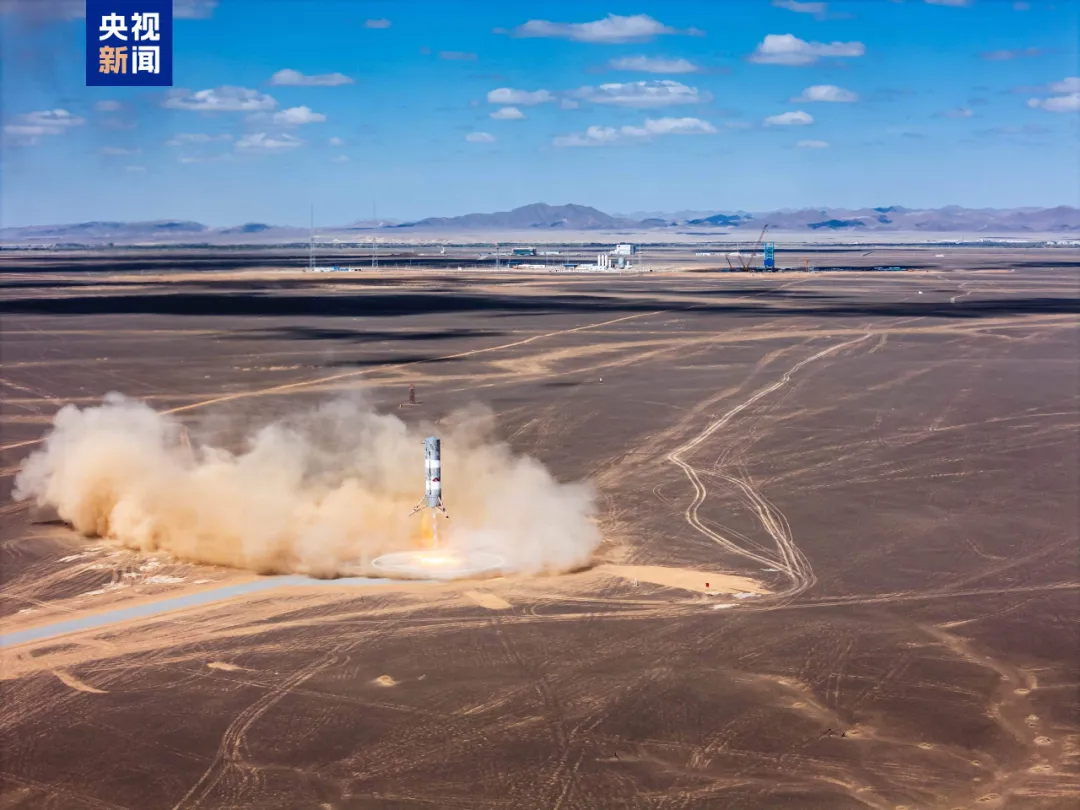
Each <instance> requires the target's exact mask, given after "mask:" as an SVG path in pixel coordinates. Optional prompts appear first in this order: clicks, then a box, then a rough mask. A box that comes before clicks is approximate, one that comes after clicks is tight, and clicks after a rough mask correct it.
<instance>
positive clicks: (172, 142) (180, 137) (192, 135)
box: [165, 132, 232, 146]
mask: <svg viewBox="0 0 1080 810" xmlns="http://www.w3.org/2000/svg"><path fill="white" fill-rule="evenodd" d="M231 140H232V135H229V134H228V133H223V134H221V135H207V134H205V133H203V132H180V133H178V134H176V135H173V136H172V137H171V138H169V140H167V141H165V145H166V146H184V145H186V144H189V143H211V142H213V141H231Z"/></svg>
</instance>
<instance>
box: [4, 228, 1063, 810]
mask: <svg viewBox="0 0 1080 810" xmlns="http://www.w3.org/2000/svg"><path fill="white" fill-rule="evenodd" d="M950 250H951V249H938V248H931V249H929V250H922V251H921V252H918V253H917V255H914V254H912V255H906V256H905V255H899V252H894V254H891V255H890V258H889V261H888V263H890V264H891V263H897V264H905V263H906V264H907V265H908V266H918V267H919V269H918V270H917V271H914V272H907V273H849V272H836V273H797V272H793V273H782V274H770V275H758V274H754V275H747V274H727V273H690V272H654V273H650V274H644V275H603V276H601V275H596V274H594V275H574V274H565V275H564V274H562V273H559V274H553V273H538V274H534V275H528V274H493V273H490V272H488V273H483V274H470V273H453V272H449V271H446V270H428V271H419V270H416V269H414V270H412V271H409V270H407V269H406V270H392V269H388V270H382V271H379V272H375V273H358V274H349V275H319V276H313V275H309V274H305V273H302V272H300V271H299V270H298V269H295V268H298V267H302V266H303V264H304V263H305V262H306V258H305V255H304V253H303V251H300V252H299V253H297V254H296V255H295V256H293V257H292V258H291V259H289V260H288V261H284V262H281V263H280V264H282V265H285V267H284V269H274V267H264V266H261V265H265V264H270V265H273V264H275V262H274V261H269V260H266V259H263V260H261V261H258V260H252V261H251V262H248V261H247V260H243V261H241V260H240V259H237V257H236V256H234V255H232V254H227V253H223V254H222V255H220V256H217V257H210V258H207V257H205V256H203V257H196V259H191V258H190V257H179V258H178V257H177V255H175V254H160V255H157V256H156V257H153V260H152V261H149V260H147V261H143V260H142V259H140V260H139V261H136V262H134V265H135V266H127V265H124V264H123V262H119V261H117V262H111V261H103V260H101V259H100V256H99V257H98V258H97V259H94V260H93V261H91V260H82V259H77V258H65V257H63V256H59V257H57V256H56V255H49V254H47V253H41V254H38V255H35V256H34V257H33V259H32V261H31V260H28V259H26V258H25V257H20V256H19V255H6V256H4V257H2V258H0V286H3V287H4V288H5V289H4V299H3V301H2V302H0V316H2V318H3V334H2V344H0V348H2V354H3V357H2V359H3V371H2V375H0V377H2V379H0V382H2V386H3V388H2V390H3V396H4V400H3V411H2V422H0V427H2V457H0V467H2V471H0V472H2V475H3V478H2V479H0V483H2V485H3V488H4V489H3V495H4V499H3V505H2V507H0V566H2V567H0V574H2V577H3V591H2V596H3V598H2V599H0V621H2V624H0V629H2V630H3V633H4V637H3V644H4V646H3V648H2V649H0V656H2V658H0V663H2V671H0V700H2V703H3V708H4V711H3V713H2V715H0V728H2V737H0V807H2V808H54V809H55V810H60V809H61V808H63V810H81V808H88V809H89V808H110V809H111V810H119V808H125V809H128V810H136V809H138V810H157V809H158V808H161V809H162V810H192V809H193V808H253V809H254V808H281V809H282V810H285V809H286V808H301V807H303V808H326V809H328V810H329V809H331V808H332V809H333V810H344V809H345V808H376V807H378V808H470V809H471V808H478V809H479V808H533V807H535V808H558V809H559V810H573V809H574V808H606V807H621V808H657V809H658V810H659V809H660V808H671V809H672V810H674V809H675V808H733V807H739V808H759V807H760V808H765V807H768V808H792V809H793V810H794V809H795V808H798V809H799V810H810V809H811V808H823V809H824V808H828V809H829V810H833V809H834V808H873V810H902V809H903V810H916V808H919V809H920V810H922V809H923V808H941V809H942V810H953V809H954V808H986V810H995V809H996V808H1010V809H1016V810H1034V808H1041V809H1046V810H1049V809H1050V808H1055V809H1056V808H1062V810H1064V808H1073V807H1075V806H1076V803H1077V801H1078V797H1080V711H1078V710H1080V692H1078V684H1080V645H1078V639H1077V627H1078V622H1077V619H1078V618H1080V610H1078V607H1080V605H1078V596H1080V556H1078V543H1080V537H1078V528H1080V515H1078V497H1080V479H1078V476H1080V468H1078V464H1080V432H1078V429H1080V374H1078V366H1077V363H1078V357H1080V323H1078V315H1080V260H1078V259H1077V257H1076V255H1075V251H1072V252H1071V254H1069V255H1066V254H1065V252H1064V251H1037V250H1030V251H1008V252H1002V253H995V252H994V251H990V250H986V251H982V252H980V253H977V254H972V253H971V252H967V253H963V254H961V253H956V252H953V253H950V252H949V251H950ZM938 253H945V254H947V255H946V256H945V257H944V258H938V259H936V261H935V257H936V254H938ZM779 258H780V254H778V259H779ZM875 259H876V257H868V258H866V261H868V262H869V261H875ZM687 262H688V263H689V264H693V263H694V262H693V261H691V260H687ZM676 263H677V262H676ZM822 263H823V262H822ZM835 263H836V264H840V263H841V262H839V261H837V262H835ZM875 263H876V262H875ZM290 267H291V268H292V269H290ZM410 384H411V385H414V386H415V390H416V394H417V400H418V404H417V405H416V406H415V407H411V406H410V407H399V406H400V405H401V404H402V403H403V402H404V401H405V400H406V397H407V393H408V387H409V385H410ZM361 389H362V390H363V391H365V392H366V394H367V395H368V396H369V397H370V399H371V400H372V401H373V402H374V403H375V404H376V405H377V406H378V407H379V408H381V409H383V410H386V411H393V412H395V413H397V414H398V415H400V416H401V417H402V418H403V419H405V420H407V421H409V420H421V419H423V420H438V419H439V418H440V417H441V416H442V415H444V414H446V413H448V412H450V411H452V410H454V409H456V408H459V407H461V406H464V405H467V404H470V403H474V402H476V403H481V404H484V405H486V406H488V407H490V408H491V409H492V410H493V411H494V412H495V414H496V416H497V419H498V425H499V432H500V435H501V437H502V438H503V439H504V440H505V441H506V442H508V443H509V444H510V445H511V446H512V447H513V448H514V450H515V451H517V452H521V453H527V454H529V455H531V456H534V457H535V458H537V459H539V460H540V461H542V462H543V463H544V464H545V465H546V466H547V467H548V468H549V469H550V470H551V471H552V472H553V473H554V474H555V475H556V477H557V478H559V479H560V480H564V481H574V480H580V479H587V480H589V481H591V482H592V483H593V485H594V486H595V487H596V490H597V492H598V497H599V515H598V519H599V525H600V527H601V530H602V533H603V538H604V542H603V544H602V545H601V547H600V549H599V551H598V552H597V554H596V556H595V559H594V560H593V562H592V563H591V564H590V565H589V566H587V567H585V568H583V569H582V570H576V571H573V572H570V573H565V574H562V575H558V576H537V577H526V576H521V575H515V574H508V575H506V576H502V577H497V578H489V579H483V580H477V581H457V582H448V583H435V584H432V583H421V582H381V583H376V584H363V583H361V582H357V581H354V580H351V579H349V580H330V581H322V582H308V581H305V580H303V578H299V577H288V578H282V579H274V578H271V577H260V576H258V575H257V574H255V573H253V572H250V571H240V570H233V569H226V568H217V567H213V566H206V565H193V564H189V563H184V562H178V561H176V560H172V559H169V558H167V557H163V556H161V555H146V554H140V553H136V552H133V551H128V550H123V549H118V548H116V547H115V546H113V545H111V544H110V543H109V542H108V540H107V539H101V538H86V537H82V536H80V535H78V534H76V533H75V532H74V531H72V530H71V529H70V528H68V527H67V526H65V525H64V524H63V523H61V522H60V521H58V520H57V519H56V515H55V514H50V513H49V511H48V510H45V509H42V508H39V507H36V506H34V505H32V504H29V503H26V502H13V501H12V500H11V499H10V494H11V491H12V486H13V480H14V476H15V475H16V474H17V473H18V471H19V469H20V468H21V465H22V462H23V460H24V459H25V458H26V457H27V455H28V454H29V453H31V452H33V451H34V449H35V448H36V447H37V446H38V443H39V441H40V439H41V437H42V436H43V435H44V434H45V433H46V432H47V431H48V429H49V426H50V424H51V421H52V417H53V415H54V414H55V412H56V411H57V410H58V409H59V408H60V407H61V406H63V405H65V404H68V403H74V404H76V405H79V406H88V405H93V404H96V403H97V402H99V401H100V400H101V398H102V397H103V396H104V395H105V394H106V393H108V392H110V391H120V392H123V393H124V394H126V395H128V396H131V397H137V398H140V399H143V400H145V401H146V402H148V403H150V404H151V405H152V406H153V407H154V408H156V409H158V410H159V411H162V412H170V413H172V414H175V415H176V416H177V417H178V418H182V419H183V420H184V421H185V423H187V424H190V425H192V426H193V427H197V426H199V425H200V424H203V423H205V422H207V421H213V422H214V424H216V425H219V426H221V425H224V426H229V425H239V424H245V423H250V422H251V421H253V420H266V419H272V418H274V417H275V416H276V415H279V414H283V413H287V412H289V411H290V410H292V409H295V408H297V407H301V406H307V405H310V404H312V403H317V402H320V401H323V400H326V399H330V398H333V397H335V396H339V395H341V394H342V393H349V392H355V391H357V390H361ZM223 430H225V432H226V433H227V427H226V428H223ZM419 475H420V473H418V476H419ZM417 486H418V491H420V490H421V489H422V486H423V480H422V477H419V478H418V482H417ZM444 486H445V490H444V494H445V497H446V499H447V503H448V505H449V506H451V507H452V505H453V499H454V494H453V493H454V483H453V481H451V480H447V481H445V482H444ZM230 588H231V589H233V590H227V589H230ZM205 594H211V595H212V598H203V597H201V596H200V595H205ZM222 594H226V595H224V596H223V595H222ZM169 600H172V601H169ZM185 600H187V601H185ZM163 605H164V606H165V607H167V608H168V609H165V608H163V607H162V606H163ZM155 606H156V607H155ZM124 611H127V612H124ZM140 611H142V612H140Z"/></svg>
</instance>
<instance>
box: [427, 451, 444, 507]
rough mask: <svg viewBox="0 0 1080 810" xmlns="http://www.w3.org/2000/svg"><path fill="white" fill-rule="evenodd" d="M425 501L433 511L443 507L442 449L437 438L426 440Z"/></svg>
mask: <svg viewBox="0 0 1080 810" xmlns="http://www.w3.org/2000/svg"><path fill="white" fill-rule="evenodd" d="M424 474H425V476H426V482H425V486H424V499H425V500H426V501H427V505H428V507H429V508H431V509H435V508H436V507H439V506H442V448H441V447H440V442H439V440H438V438H436V437H435V436H431V437H429V438H427V439H425V440H424Z"/></svg>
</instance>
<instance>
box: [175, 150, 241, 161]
mask: <svg viewBox="0 0 1080 810" xmlns="http://www.w3.org/2000/svg"><path fill="white" fill-rule="evenodd" d="M231 159H232V155H231V154H229V153H228V152H224V153H222V154H220V155H181V156H180V157H179V158H177V160H179V161H180V162H181V163H220V162H221V161H223V160H231Z"/></svg>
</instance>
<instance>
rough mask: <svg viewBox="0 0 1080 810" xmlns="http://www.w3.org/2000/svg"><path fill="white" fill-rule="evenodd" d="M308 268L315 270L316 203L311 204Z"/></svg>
mask: <svg viewBox="0 0 1080 810" xmlns="http://www.w3.org/2000/svg"><path fill="white" fill-rule="evenodd" d="M308 270H310V271H311V272H315V205H314V204H312V206H311V229H310V230H309V231H308Z"/></svg>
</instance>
